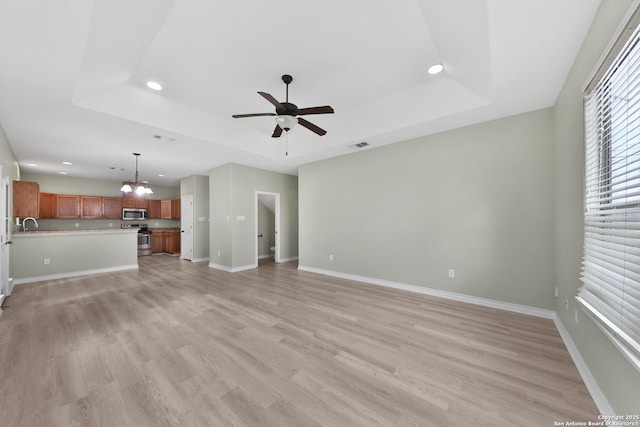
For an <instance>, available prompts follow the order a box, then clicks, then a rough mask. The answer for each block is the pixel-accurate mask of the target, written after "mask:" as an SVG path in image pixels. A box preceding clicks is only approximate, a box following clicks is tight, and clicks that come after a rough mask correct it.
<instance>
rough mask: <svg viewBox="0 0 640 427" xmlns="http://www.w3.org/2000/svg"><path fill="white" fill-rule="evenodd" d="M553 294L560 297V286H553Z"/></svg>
mask: <svg viewBox="0 0 640 427" xmlns="http://www.w3.org/2000/svg"><path fill="white" fill-rule="evenodd" d="M553 296H554V297H555V298H558V287H557V286H556V287H555V288H553Z"/></svg>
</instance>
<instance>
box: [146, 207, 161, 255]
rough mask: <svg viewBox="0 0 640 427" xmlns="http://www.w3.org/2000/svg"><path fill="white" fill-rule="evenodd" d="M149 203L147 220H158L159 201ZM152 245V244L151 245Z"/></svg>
mask: <svg viewBox="0 0 640 427" xmlns="http://www.w3.org/2000/svg"><path fill="white" fill-rule="evenodd" d="M148 202H149V219H160V218H162V217H161V216H160V202H161V201H160V200H148ZM151 244H152V245H153V243H151Z"/></svg>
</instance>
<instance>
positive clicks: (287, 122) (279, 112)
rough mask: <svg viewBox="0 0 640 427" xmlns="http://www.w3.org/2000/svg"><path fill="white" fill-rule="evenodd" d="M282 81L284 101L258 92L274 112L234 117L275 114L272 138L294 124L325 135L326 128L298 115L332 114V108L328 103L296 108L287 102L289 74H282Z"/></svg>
mask: <svg viewBox="0 0 640 427" xmlns="http://www.w3.org/2000/svg"><path fill="white" fill-rule="evenodd" d="M282 81H283V82H284V84H285V85H286V87H287V88H286V100H285V102H279V101H278V100H277V99H275V98H274V97H273V96H272V95H271V94H269V93H266V92H258V94H259V95H260V96H262V97H263V98H264V99H266V100H267V101H269V102H270V103H271V104H272V105H273V106H274V107H276V112H275V113H250V114H234V115H233V117H234V118H236V119H240V118H245V117H258V116H275V120H276V127H275V129H274V130H273V134H272V135H271V136H272V137H273V138H279V137H280V135H282V131H283V130H284V131H285V132H289V131H290V130H291V129H293V128H294V126H295V125H296V124H300V125H301V126H303V127H305V128H307V129H309V130H310V131H311V132H314V133H316V134H317V135H320V136H322V135H325V134H326V133H327V131H326V130H324V129H322V128H320V127H318V126H316V125H315V124H313V123H311V122H310V121H308V120H305V119H303V118H302V117H299V116H305V115H309V114H333V113H334V111H333V108H332V107H331V106H329V105H323V106H320V107H309V108H298V106H297V105H295V104H292V103H290V102H289V84H290V83H291V82H292V81H293V77H291V76H290V75H289V74H284V75H283V76H282Z"/></svg>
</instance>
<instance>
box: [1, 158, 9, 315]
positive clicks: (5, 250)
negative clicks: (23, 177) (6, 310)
mask: <svg viewBox="0 0 640 427" xmlns="http://www.w3.org/2000/svg"><path fill="white" fill-rule="evenodd" d="M9 208H10V203H9V177H8V176H6V175H4V173H3V170H2V165H0V219H1V220H2V222H1V223H0V228H1V229H0V306H1V305H2V302H3V300H4V298H6V297H7V296H8V295H9V294H10V293H11V289H9V244H11V223H10V221H11V215H10V212H9ZM0 312H2V309H0Z"/></svg>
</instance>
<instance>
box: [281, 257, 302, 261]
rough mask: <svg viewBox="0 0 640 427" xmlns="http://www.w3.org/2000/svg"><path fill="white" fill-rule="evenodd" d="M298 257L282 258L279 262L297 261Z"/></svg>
mask: <svg viewBox="0 0 640 427" xmlns="http://www.w3.org/2000/svg"><path fill="white" fill-rule="evenodd" d="M297 260H298V257H297V256H290V257H287V258H280V261H278V262H289V261H297Z"/></svg>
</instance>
